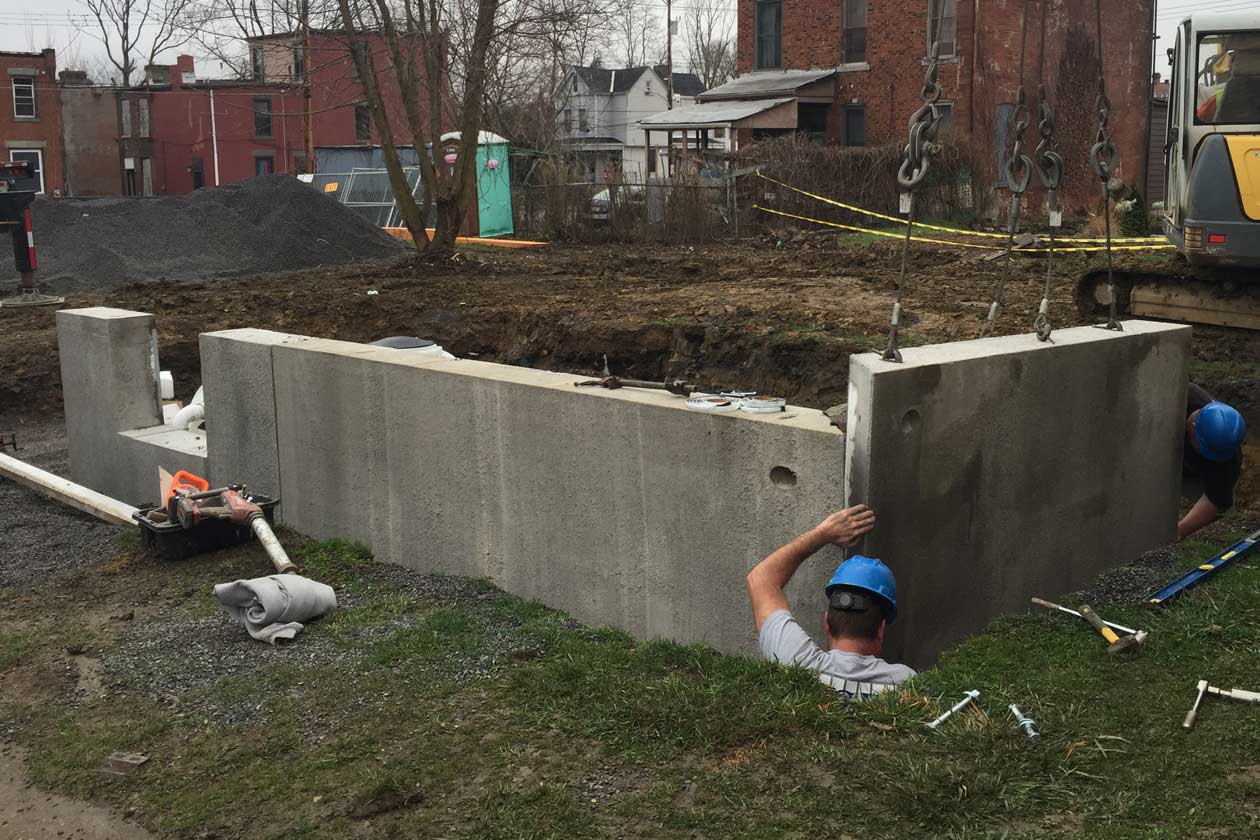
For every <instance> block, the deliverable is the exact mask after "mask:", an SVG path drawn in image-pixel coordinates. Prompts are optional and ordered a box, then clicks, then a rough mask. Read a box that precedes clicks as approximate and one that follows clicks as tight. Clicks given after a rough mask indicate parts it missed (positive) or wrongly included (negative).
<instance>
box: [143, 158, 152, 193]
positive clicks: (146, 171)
mask: <svg viewBox="0 0 1260 840" xmlns="http://www.w3.org/2000/svg"><path fill="white" fill-rule="evenodd" d="M140 189H141V191H142V192H143V194H144V195H153V159H152V158H141V159H140Z"/></svg>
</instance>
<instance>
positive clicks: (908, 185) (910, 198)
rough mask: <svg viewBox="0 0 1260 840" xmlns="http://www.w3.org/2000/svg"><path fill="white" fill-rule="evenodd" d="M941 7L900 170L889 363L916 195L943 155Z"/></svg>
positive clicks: (894, 354) (896, 354) (893, 357)
mask: <svg viewBox="0 0 1260 840" xmlns="http://www.w3.org/2000/svg"><path fill="white" fill-rule="evenodd" d="M935 2H936V4H937V13H936V33H935V35H934V36H933V38H932V47H931V50H930V55H929V56H928V66H927V73H926V74H925V75H924V77H923V90H922V91H921V92H920V93H919V98H920V100H922V103H923V104H922V105H920V106H919V108H918V110H916V111H915V112H914V113H913V114H912V115H911V116H910V135H909V138H908V140H907V141H906V148H905V156H904V158H903V160H902V161H901V168H900V169H898V170H897V185H898V186H899V187H901V200H902V205H901V210H902V212H904V213H905V214H906V238H905V240H904V241H903V243H902V248H901V274H900V275H899V276H898V278H897V295H896V298H895V299H894V301H893V311H892V321H891V324H890V327H889V330H888V346H887V347H886V348H885V349H884V352H883V354H882V356H881V358H883V359H884V361H886V362H900V361H901V351H900V350H899V349H898V348H897V338H898V331H899V329H900V327H901V296H902V290H904V289H905V286H906V269H907V266H908V264H909V262H910V234H911V232H912V230H913V229H914V196H915V193H916V192H917V191H918V189H919V185H920V184H922V183H923V179H924V178H926V177H927V174H928V170H929V169H930V168H931V165H932V158H933V157H935V156H936V155H938V154H940V152H941V144H940V143H938V142H937V141H936V135H937V134H938V133H939V132H940V130H941V121H942V120H943V119H944V115H943V114H942V113H941V109H940V104H939V103H940V101H941V93H942V91H941V85H940V82H939V81H938V80H937V75H938V63H939V62H938V57H939V54H940V37H941V15H942V13H943V10H944V9H943V7H944V0H935Z"/></svg>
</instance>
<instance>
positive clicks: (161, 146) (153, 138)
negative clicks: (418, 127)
mask: <svg viewBox="0 0 1260 840" xmlns="http://www.w3.org/2000/svg"><path fill="white" fill-rule="evenodd" d="M361 43H362V44H363V46H362V47H360V48H361V49H366V50H369V51H370V53H371V57H372V61H373V65H374V66H375V67H376V68H377V82H378V84H379V85H380V87H381V90H382V93H383V95H384V98H385V107H386V110H387V111H388V112H389V114H390V117H391V122H393V123H394V125H395V126H396V130H397V129H402V128H403V127H404V124H403V110H402V97H401V95H400V93H399V91H398V86H397V84H396V82H395V81H394V79H393V77H392V73H391V71H390V70H388V69H387V68H388V67H389V65H390V62H389V59H388V54H387V53H388V51H387V47H386V45H385V43H384V40H383V39H382V38H381V37H380V36H378V35H369V36H364V38H363V39H362V41H361ZM248 46H249V50H250V59H251V67H252V69H253V74H252V76H253V77H252V78H249V79H241V80H227V79H198V78H197V77H196V68H195V66H194V63H193V59H192V57H191V56H186V55H181V56H179V58H178V60H177V62H176V63H175V64H174V65H171V66H163V67H150V68H148V72H147V73H146V76H147V81H146V82H145V83H144V84H142V85H137V86H134V87H131V88H127V89H122V90H119V91H118V93H117V96H118V119H117V126H118V140H119V156H120V162H119V163H120V167H121V186H122V192H123V193H124V194H127V195H181V194H185V193H189V192H192V191H193V190H195V189H197V188H199V187H202V186H215V185H217V184H228V183H232V182H233V181H240V180H243V179H245V178H252V177H254V176H256V175H267V174H271V173H277V172H279V173H290V174H298V173H302V172H308V171H310V169H311V164H310V162H308V160H307V158H308V153H307V141H306V131H307V120H306V113H307V111H306V109H307V102H306V99H305V84H306V81H307V80H308V79H309V82H310V114H311V121H310V122H311V133H312V136H313V141H314V145H315V146H350V145H363V146H370V145H373V144H374V143H376V142H378V139H379V138H378V134H377V131H376V127H375V126H374V125H373V124H372V119H371V115H370V113H369V111H368V108H367V105H366V104H365V102H364V97H363V88H362V86H361V84H360V83H359V80H358V77H357V75H356V73H355V69H354V62H353V60H352V58H351V54H350V45H349V43H348V42H347V41H346V39H345V38H344V36H342V35H341V34H339V33H335V32H317V33H312V35H311V43H310V55H309V56H308V55H307V50H306V49H305V47H304V39H302V38H301V36H300V35H298V34H296V33H288V34H280V35H270V36H265V37H261V38H255V39H251V40H250V41H249V42H248ZM420 72H421V78H423V70H422V69H421V71H420ZM419 104H420V109H421V112H422V113H425V112H426V106H427V102H425V101H424V100H422V101H421V102H420V103H419ZM404 130H405V129H404Z"/></svg>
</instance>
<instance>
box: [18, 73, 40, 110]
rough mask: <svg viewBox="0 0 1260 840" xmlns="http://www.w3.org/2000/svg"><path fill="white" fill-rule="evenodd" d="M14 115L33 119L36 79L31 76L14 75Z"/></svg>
mask: <svg viewBox="0 0 1260 840" xmlns="http://www.w3.org/2000/svg"><path fill="white" fill-rule="evenodd" d="M13 116H15V117H17V118H18V119H27V120H33V119H35V117H37V116H38V114H37V113H36V112H35V79H33V78H32V77H30V76H14V77H13Z"/></svg>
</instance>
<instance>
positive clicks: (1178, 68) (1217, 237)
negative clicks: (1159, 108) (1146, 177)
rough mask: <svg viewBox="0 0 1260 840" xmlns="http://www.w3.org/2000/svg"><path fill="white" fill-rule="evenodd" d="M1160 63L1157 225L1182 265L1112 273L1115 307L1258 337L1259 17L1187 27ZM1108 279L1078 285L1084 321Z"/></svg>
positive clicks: (1089, 277)
mask: <svg viewBox="0 0 1260 840" xmlns="http://www.w3.org/2000/svg"><path fill="white" fill-rule="evenodd" d="M1168 59H1169V63H1170V64H1171V65H1172V76H1171V80H1170V86H1169V99H1168V129H1167V136H1166V138H1165V143H1164V175H1165V179H1164V181H1165V187H1164V209H1163V211H1162V224H1163V229H1164V235H1165V236H1167V238H1168V240H1169V242H1171V243H1172V244H1173V245H1174V246H1176V248H1177V251H1178V252H1179V254H1180V257H1181V258H1182V259H1181V260H1178V261H1177V262H1178V263H1179V264H1178V265H1177V266H1175V267H1173V268H1172V269H1171V270H1170V271H1168V272H1162V273H1161V272H1156V271H1141V270H1132V269H1130V270H1126V271H1117V272H1116V285H1117V291H1118V293H1119V294H1118V298H1119V300H1118V302H1119V303H1120V304H1121V305H1126V304H1127V307H1128V309H1129V311H1130V312H1132V313H1133V314H1134V315H1141V316H1150V317H1155V318H1166V319H1169V320H1175V321H1192V322H1196V323H1204V324H1219V325H1222V326H1228V327H1244V328H1248V329H1260V11H1246V12H1235V13H1229V14H1214V15H1195V16H1193V17H1189V18H1186V19H1185V20H1183V21H1182V22H1181V24H1180V25H1179V26H1178V27H1177V38H1176V41H1175V43H1174V45H1173V47H1172V48H1171V49H1169V51H1168ZM1182 260H1184V262H1183V261H1182ZM1106 274H1107V273H1106V270H1105V269H1103V270H1099V271H1090V272H1088V273H1086V274H1085V275H1084V276H1083V277H1082V278H1081V281H1080V285H1079V286H1078V288H1077V302H1078V304H1079V305H1080V306H1081V309H1082V311H1083V312H1087V311H1089V310H1091V309H1093V310H1095V311H1096V310H1097V307H1098V306H1099V304H1100V303H1101V302H1103V301H1106V300H1107V289H1106Z"/></svg>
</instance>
